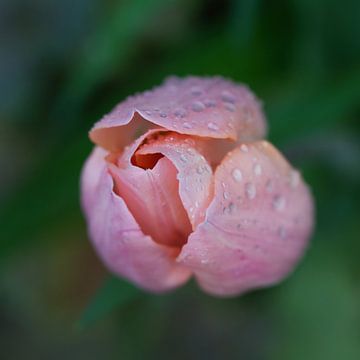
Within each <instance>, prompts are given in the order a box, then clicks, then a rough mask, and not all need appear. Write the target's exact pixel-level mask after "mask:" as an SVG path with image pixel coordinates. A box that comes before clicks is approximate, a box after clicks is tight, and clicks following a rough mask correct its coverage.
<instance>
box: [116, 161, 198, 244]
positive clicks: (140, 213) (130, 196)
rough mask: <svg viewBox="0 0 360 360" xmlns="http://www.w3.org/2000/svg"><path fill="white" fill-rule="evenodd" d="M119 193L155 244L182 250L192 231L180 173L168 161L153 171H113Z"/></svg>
mask: <svg viewBox="0 0 360 360" xmlns="http://www.w3.org/2000/svg"><path fill="white" fill-rule="evenodd" d="M110 172H111V174H112V176H113V179H114V182H115V192H116V193H117V194H118V195H119V196H121V198H122V199H124V201H125V202H126V204H127V206H128V208H129V210H130V212H131V214H132V215H133V216H134V218H135V219H136V220H137V222H138V224H139V225H140V227H141V229H142V231H143V232H144V234H147V235H150V236H151V237H152V238H153V240H154V241H156V242H158V243H160V244H164V245H169V246H175V247H178V248H180V247H181V246H182V245H183V244H184V243H185V242H186V240H187V237H188V236H189V234H190V232H191V225H190V222H189V218H188V216H187V214H186V212H185V209H184V207H183V205H182V203H181V200H180V197H179V182H178V180H177V178H176V175H177V171H176V168H175V167H174V165H173V164H172V163H171V161H169V160H168V159H167V158H164V157H163V158H161V159H160V160H158V161H157V163H156V165H155V167H154V168H152V169H146V170H144V169H142V168H140V167H137V166H133V165H131V167H128V168H126V169H119V168H117V167H116V166H114V165H113V166H112V167H111V168H110Z"/></svg>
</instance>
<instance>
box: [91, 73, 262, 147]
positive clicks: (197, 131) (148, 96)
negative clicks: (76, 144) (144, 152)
mask: <svg viewBox="0 0 360 360" xmlns="http://www.w3.org/2000/svg"><path fill="white" fill-rule="evenodd" d="M144 120H146V121H144ZM150 126H152V127H154V126H159V127H162V128H165V129H167V130H171V131H176V132H178V133H181V134H188V135H196V136H201V137H208V138H217V139H230V140H239V141H246V140H253V139H260V138H263V137H264V135H265V133H266V124H265V118H264V115H263V113H262V110H261V105H260V104H259V102H258V101H257V100H256V98H255V96H254V95H253V94H252V93H251V91H250V90H249V89H248V88H247V87H246V86H244V85H237V84H235V83H233V82H232V81H230V80H225V79H223V78H221V77H212V78H199V77H187V78H184V79H180V78H177V77H172V78H168V79H167V80H166V81H165V82H164V84H162V85H161V86H159V87H157V88H154V89H153V90H151V91H146V92H144V93H141V94H138V95H135V96H132V97H129V98H127V99H126V100H125V101H124V102H122V103H120V104H119V105H117V106H116V107H115V109H114V110H113V111H112V112H110V113H109V114H108V115H105V116H104V117H103V119H101V120H100V121H99V122H98V123H96V124H95V126H94V127H93V129H92V130H91V131H90V138H91V139H92V141H93V142H94V143H96V144H98V145H100V146H102V147H104V148H106V149H109V150H111V151H119V150H121V149H122V148H123V147H124V146H125V145H127V144H128V141H129V139H131V138H132V137H133V136H134V134H135V133H136V132H138V131H139V129H142V130H144V129H147V128H149V127H150Z"/></svg>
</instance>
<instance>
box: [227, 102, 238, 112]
mask: <svg viewBox="0 0 360 360" xmlns="http://www.w3.org/2000/svg"><path fill="white" fill-rule="evenodd" d="M224 106H225V109H226V110H227V111H230V112H235V111H236V107H235V105H234V104H231V103H225V105H224Z"/></svg>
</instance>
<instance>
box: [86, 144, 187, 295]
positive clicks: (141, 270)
mask: <svg viewBox="0 0 360 360" xmlns="http://www.w3.org/2000/svg"><path fill="white" fill-rule="evenodd" d="M104 155H105V154H104V151H103V150H102V149H99V148H95V150H94V151H93V153H92V154H91V155H90V157H89V159H88V160H87V162H86V164H85V167H84V169H83V173H82V204H83V207H84V212H85V214H86V218H87V221H88V225H89V233H90V237H91V239H92V241H93V243H94V246H95V248H96V250H97V251H98V253H99V255H100V256H101V258H102V259H103V261H104V263H105V264H106V265H107V267H108V268H109V269H110V270H111V271H112V272H114V273H116V274H118V275H120V276H123V277H125V278H128V279H130V280H132V281H134V282H135V283H136V284H137V285H138V286H140V287H143V288H145V289H148V290H151V291H158V292H160V291H165V290H169V289H172V288H174V287H177V286H179V285H181V284H183V283H184V282H185V281H187V279H188V278H189V276H190V272H189V270H187V269H185V268H184V267H182V266H181V265H179V264H177V263H176V262H175V261H174V257H175V256H176V255H177V253H178V249H176V248H171V247H167V246H164V245H160V244H157V243H155V242H154V241H153V240H152V239H151V237H150V236H146V235H144V234H143V232H142V231H141V229H140V227H139V225H138V224H137V223H136V221H135V219H134V217H133V216H132V215H131V213H130V211H129V210H128V208H127V206H126V204H125V202H124V201H123V200H122V199H121V198H120V197H119V196H118V195H116V194H115V193H114V192H113V180H112V178H111V176H110V174H109V173H108V170H107V165H106V162H105V161H104V160H102V161H101V158H102V159H103V157H104Z"/></svg>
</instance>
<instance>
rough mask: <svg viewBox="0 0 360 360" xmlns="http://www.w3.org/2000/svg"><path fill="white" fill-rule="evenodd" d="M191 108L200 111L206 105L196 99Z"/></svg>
mask: <svg viewBox="0 0 360 360" xmlns="http://www.w3.org/2000/svg"><path fill="white" fill-rule="evenodd" d="M191 109H192V110H193V111H195V112H200V111H203V110H204V109H205V105H204V104H203V103H202V102H201V101H194V102H193V103H192V104H191Z"/></svg>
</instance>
